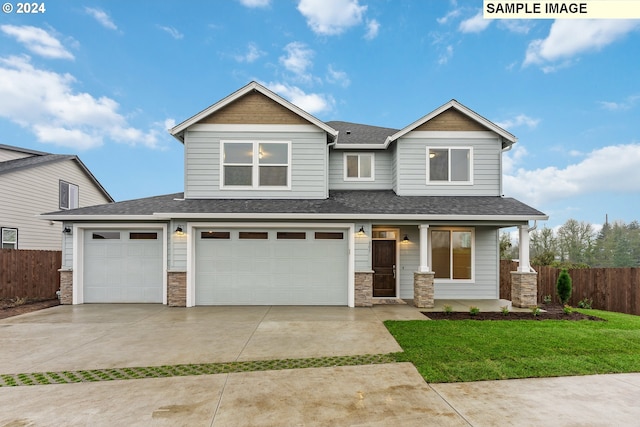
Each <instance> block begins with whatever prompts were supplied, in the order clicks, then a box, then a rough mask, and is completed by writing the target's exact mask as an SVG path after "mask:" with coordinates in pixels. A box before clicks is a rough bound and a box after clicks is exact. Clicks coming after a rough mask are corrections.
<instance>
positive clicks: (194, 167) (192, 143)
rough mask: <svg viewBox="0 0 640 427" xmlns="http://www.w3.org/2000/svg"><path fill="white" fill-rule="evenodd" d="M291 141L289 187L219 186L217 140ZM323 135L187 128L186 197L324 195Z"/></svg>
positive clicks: (226, 197) (319, 196)
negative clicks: (248, 188)
mask: <svg viewBox="0 0 640 427" xmlns="http://www.w3.org/2000/svg"><path fill="white" fill-rule="evenodd" d="M221 140H225V141H231V140H237V141H269V140H272V141H291V165H290V167H291V189H290V190H235V189H224V190H223V189H221V188H220V141H221ZM326 145H327V143H326V136H325V134H324V133H323V132H269V133H265V132H212V131H188V132H186V137H185V197H186V198H195V199H216V198H220V199H222V198H224V199H246V198H259V199H267V198H268V199H324V198H326V192H327V191H326V190H327V189H326V185H327V179H326V155H327V149H326Z"/></svg>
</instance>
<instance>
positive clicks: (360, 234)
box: [358, 225, 366, 237]
mask: <svg viewBox="0 0 640 427" xmlns="http://www.w3.org/2000/svg"><path fill="white" fill-rule="evenodd" d="M358 236H360V237H362V236H366V234H365V232H364V225H361V226H360V230H358Z"/></svg>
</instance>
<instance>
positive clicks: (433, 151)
mask: <svg viewBox="0 0 640 427" xmlns="http://www.w3.org/2000/svg"><path fill="white" fill-rule="evenodd" d="M472 176H473V149H472V148H471V147H460V148H458V147H456V148H430V147H427V184H447V183H451V184H472V183H473V182H472Z"/></svg>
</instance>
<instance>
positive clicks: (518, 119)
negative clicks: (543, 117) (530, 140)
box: [496, 114, 540, 129]
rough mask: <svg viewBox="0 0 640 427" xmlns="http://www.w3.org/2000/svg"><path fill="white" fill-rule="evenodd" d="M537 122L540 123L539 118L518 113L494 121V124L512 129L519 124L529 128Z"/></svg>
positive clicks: (533, 126) (536, 124)
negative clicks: (509, 117)
mask: <svg viewBox="0 0 640 427" xmlns="http://www.w3.org/2000/svg"><path fill="white" fill-rule="evenodd" d="M538 123H540V119H534V118H532V117H529V116H527V115H526V114H518V115H517V116H515V117H513V118H511V119H507V120H504V121H501V122H496V124H497V125H498V126H500V127H501V128H503V129H513V128H516V127H519V126H526V127H528V128H529V129H533V128H535V127H536V126H538Z"/></svg>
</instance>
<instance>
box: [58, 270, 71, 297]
mask: <svg viewBox="0 0 640 427" xmlns="http://www.w3.org/2000/svg"><path fill="white" fill-rule="evenodd" d="M58 271H59V272H60V304H73V270H66V269H60V270H58Z"/></svg>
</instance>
